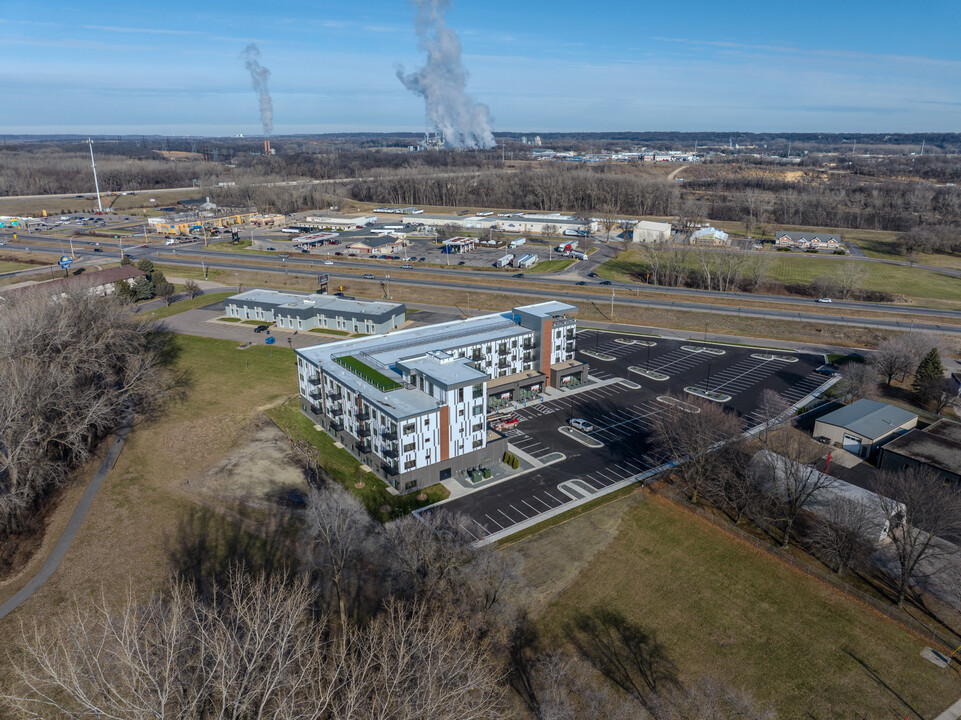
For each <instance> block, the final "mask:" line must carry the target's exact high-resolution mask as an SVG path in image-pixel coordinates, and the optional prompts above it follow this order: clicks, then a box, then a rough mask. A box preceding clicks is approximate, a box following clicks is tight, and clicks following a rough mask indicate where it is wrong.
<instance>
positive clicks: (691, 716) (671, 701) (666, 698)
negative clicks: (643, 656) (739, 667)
mask: <svg viewBox="0 0 961 720" xmlns="http://www.w3.org/2000/svg"><path fill="white" fill-rule="evenodd" d="M653 715H654V718H655V719H656V720H708V719H710V720H776V718H777V715H776V714H775V712H774V710H773V709H772V708H770V707H766V706H764V705H762V704H761V703H759V702H758V701H757V700H756V699H755V698H754V697H753V696H752V695H751V694H750V693H748V692H747V691H746V690H743V689H738V688H733V687H730V686H728V685H726V684H725V683H722V682H720V681H718V680H716V679H714V678H710V677H703V678H701V679H700V680H698V681H697V682H696V683H694V684H693V685H692V686H690V687H686V688H678V689H677V690H675V691H674V692H671V693H665V694H663V695H660V696H659V697H658V702H657V706H656V708H655V709H654V712H653Z"/></svg>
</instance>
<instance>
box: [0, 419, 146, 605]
mask: <svg viewBox="0 0 961 720" xmlns="http://www.w3.org/2000/svg"><path fill="white" fill-rule="evenodd" d="M132 425H133V414H132V413H131V414H130V416H129V417H128V418H127V419H126V420H125V421H124V423H123V425H122V426H121V427H120V428H119V429H118V430H117V433H116V436H115V437H114V439H113V442H111V443H110V448H109V449H108V450H107V454H106V455H105V456H104V458H103V460H101V461H100V466H99V467H98V468H97V471H96V472H95V473H94V474H93V477H92V478H91V479H90V484H89V485H87V489H86V490H85V491H84V493H83V495H82V496H81V498H80V502H79V503H77V507H76V508H75V509H74V511H73V515H71V516H70V520H69V522H68V523H67V527H66V528H64V531H63V534H62V535H61V536H60V538H59V539H58V540H57V543H56V545H54V546H53V550H52V551H51V552H50V555H49V556H48V557H47V559H46V561H45V562H44V563H43V567H41V568H40V571H39V572H38V573H37V574H36V575H34V576H33V577H32V578H30V580H29V581H28V582H27V584H26V585H24V586H23V587H22V588H21V589H20V592H18V593H17V594H16V595H14V596H13V597H12V598H10V599H9V600H7V601H6V602H5V603H3V604H2V605H0V620H2V619H3V618H5V617H6V616H7V615H9V614H10V613H12V612H13V611H14V610H16V609H17V608H18V607H20V606H21V605H22V604H23V603H25V602H26V601H27V600H29V599H30V597H31V596H32V595H33V594H34V593H35V592H36V591H37V590H39V589H40V588H41V587H42V586H43V584H44V583H45V582H47V580H49V579H50V577H51V576H52V575H53V574H54V573H55V572H56V570H57V568H58V567H60V563H61V561H62V560H63V558H64V555H66V554H67V550H69V549H70V544H71V543H72V542H73V539H74V538H75V537H76V536H77V532H78V531H79V530H80V526H81V525H82V524H83V520H84V518H85V517H87V512H88V511H89V510H90V507H91V505H93V501H94V498H95V497H96V496H97V491H98V490H99V489H100V486H101V485H103V481H104V480H105V479H106V477H107V474H108V473H109V472H110V471H111V470H112V469H113V466H114V463H116V462H117V458H118V457H120V451H121V450H122V449H123V444H124V441H125V440H126V439H127V434H128V433H129V432H130V428H131V426H132Z"/></svg>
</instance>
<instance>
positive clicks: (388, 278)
mask: <svg viewBox="0 0 961 720" xmlns="http://www.w3.org/2000/svg"><path fill="white" fill-rule="evenodd" d="M384 277H385V278H386V279H387V299H388V300H390V275H385V276H384Z"/></svg>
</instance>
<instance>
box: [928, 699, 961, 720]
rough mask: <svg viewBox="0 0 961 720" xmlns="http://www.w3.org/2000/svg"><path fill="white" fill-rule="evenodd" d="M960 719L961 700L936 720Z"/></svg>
mask: <svg viewBox="0 0 961 720" xmlns="http://www.w3.org/2000/svg"><path fill="white" fill-rule="evenodd" d="M958 718H961V700H958V701H957V702H956V703H955V704H954V705H952V706H951V707H949V708H948V709H947V710H945V711H944V712H943V713H941V714H940V715H938V716H937V717H936V718H935V719H934V720H958Z"/></svg>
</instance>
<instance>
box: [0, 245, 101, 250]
mask: <svg viewBox="0 0 961 720" xmlns="http://www.w3.org/2000/svg"><path fill="white" fill-rule="evenodd" d="M0 245H3V243H0ZM93 251H94V252H103V248H98V247H95V248H94V249H93Z"/></svg>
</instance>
